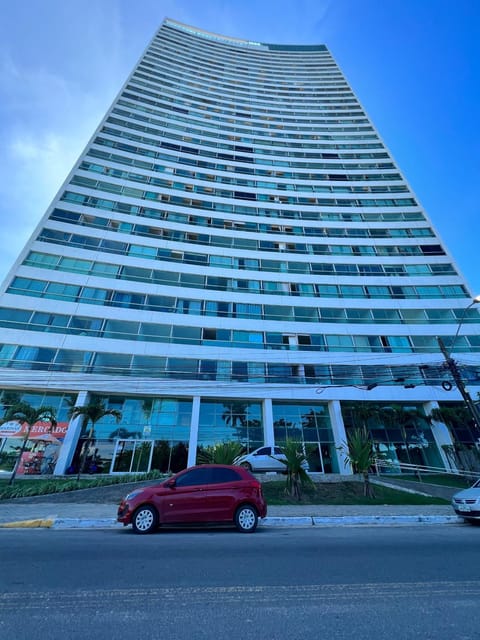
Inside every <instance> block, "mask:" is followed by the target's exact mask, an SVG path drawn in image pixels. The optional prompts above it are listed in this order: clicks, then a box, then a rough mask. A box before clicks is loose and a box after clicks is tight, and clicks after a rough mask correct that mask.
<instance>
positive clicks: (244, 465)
mask: <svg viewBox="0 0 480 640" xmlns="http://www.w3.org/2000/svg"><path fill="white" fill-rule="evenodd" d="M240 466H241V467H243V468H244V469H246V470H247V471H251V470H252V465H251V464H250V463H249V462H242V464H241V465H240Z"/></svg>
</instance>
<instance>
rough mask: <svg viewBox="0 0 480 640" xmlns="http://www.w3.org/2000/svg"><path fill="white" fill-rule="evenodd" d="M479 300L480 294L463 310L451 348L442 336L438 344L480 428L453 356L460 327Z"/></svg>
mask: <svg viewBox="0 0 480 640" xmlns="http://www.w3.org/2000/svg"><path fill="white" fill-rule="evenodd" d="M479 302H480V295H479V296H476V297H475V298H474V299H473V300H472V302H471V303H470V304H469V305H468V307H465V309H464V310H463V313H462V316H461V318H460V320H459V321H458V326H457V330H456V332H455V335H454V337H453V340H452V344H451V345H450V350H447V348H446V346H445V343H444V342H443V340H442V338H440V337H437V342H438V346H439V347H440V351H441V352H442V354H443V357H444V358H445V363H446V365H447V367H448V370H449V371H450V373H451V374H452V378H453V380H454V382H455V385H456V387H457V389H458V390H459V391H460V394H461V396H462V398H463V400H464V401H465V404H466V406H467V408H468V410H469V411H470V414H471V416H472V418H473V421H474V422H475V424H476V426H477V428H478V429H480V413H479V411H478V409H477V407H476V405H475V403H474V402H473V400H472V398H471V397H470V394H469V393H468V391H467V389H465V385H464V384H463V380H462V377H461V375H460V371H459V370H458V367H457V363H456V362H455V360H454V359H453V358H452V357H451V353H453V349H454V347H455V343H456V341H457V338H458V334H459V333H460V329H461V327H462V325H463V322H464V320H465V317H466V315H467V311H468V310H469V309H471V308H472V307H473V306H474V305H475V304H478V303H479ZM445 388H446V387H445Z"/></svg>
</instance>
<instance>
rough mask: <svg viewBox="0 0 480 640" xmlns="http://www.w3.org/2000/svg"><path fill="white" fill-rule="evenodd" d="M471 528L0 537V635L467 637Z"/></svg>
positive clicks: (477, 551) (477, 594) (475, 572)
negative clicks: (248, 533) (247, 533)
mask: <svg viewBox="0 0 480 640" xmlns="http://www.w3.org/2000/svg"><path fill="white" fill-rule="evenodd" d="M479 567H480V528H479V527H470V526H461V525H459V526H452V525H449V526H446V525H443V526H434V525H432V526H426V527H425V526H424V527H375V528H373V527H371V528H370V527H343V528H338V529H336V528H333V527H326V528H312V529H308V530H306V529H294V528H292V529H260V530H259V531H257V533H255V534H253V535H245V534H240V533H237V532H236V531H234V530H215V531H212V530H200V531H180V532H178V531H163V532H160V533H158V534H155V535H151V536H135V535H134V534H133V533H132V532H131V531H130V529H125V530H94V531H92V530H87V531H72V530H70V531H51V530H44V529H40V530H2V531H0V588H1V592H0V638H2V640H24V639H25V640H27V639H28V640H37V639H40V638H41V639H42V640H43V639H46V638H47V639H48V640H57V639H58V640H60V639H61V640H70V639H77V638H78V639H82V640H83V639H84V638H93V639H95V640H110V639H113V638H126V639H130V638H135V639H137V638H138V639H145V640H147V639H148V640H150V639H151V640H158V639H160V638H162V639H163V638H167V639H169V640H170V639H171V640H184V639H185V640H187V639H188V640H190V639H192V638H195V639H199V640H203V639H211V638H215V639H216V638H229V640H236V639H237V638H238V639H240V638H241V639H242V640H250V639H255V640H282V639H283V638H285V639H287V638H288V639H289V640H296V639H299V638H304V637H305V638H312V637H315V638H322V639H327V640H337V639H342V640H343V639H347V638H348V639H350V638H354V639H355V640H367V639H368V640H371V639H372V638H375V640H384V639H385V640H386V639H387V638H388V640H392V639H393V640H411V639H412V638H421V639H422V640H423V639H425V640H428V639H430V638H431V639H435V640H447V639H448V640H452V639H455V640H474V639H475V640H478V638H479V637H480V629H479V626H480V616H479V615H478V603H479V598H480V572H479Z"/></svg>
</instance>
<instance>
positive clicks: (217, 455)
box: [197, 440, 243, 464]
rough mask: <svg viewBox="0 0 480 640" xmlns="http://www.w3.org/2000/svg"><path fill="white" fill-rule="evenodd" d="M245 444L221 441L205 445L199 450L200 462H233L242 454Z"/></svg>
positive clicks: (198, 457)
mask: <svg viewBox="0 0 480 640" xmlns="http://www.w3.org/2000/svg"><path fill="white" fill-rule="evenodd" d="M242 453H243V446H242V444H241V443H240V442H236V441H232V440H230V441H228V442H219V443H217V444H214V445H213V446H210V447H205V448H203V449H201V450H200V451H199V452H198V456H197V460H198V464H233V462H234V460H235V458H238V456H241V455H242Z"/></svg>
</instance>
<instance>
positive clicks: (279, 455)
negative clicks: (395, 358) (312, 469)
mask: <svg viewBox="0 0 480 640" xmlns="http://www.w3.org/2000/svg"><path fill="white" fill-rule="evenodd" d="M233 464H237V465H240V466H242V467H245V468H246V469H248V470H249V471H254V472H257V471H277V472H280V473H284V472H285V471H286V470H287V465H286V457H285V454H284V453H283V451H282V450H281V449H280V447H260V449H255V451H252V452H251V453H247V454H246V455H244V456H239V457H238V458H235V460H234V462H233ZM302 467H303V468H304V469H305V471H308V463H307V461H306V460H305V461H304V462H303V463H302Z"/></svg>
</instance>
